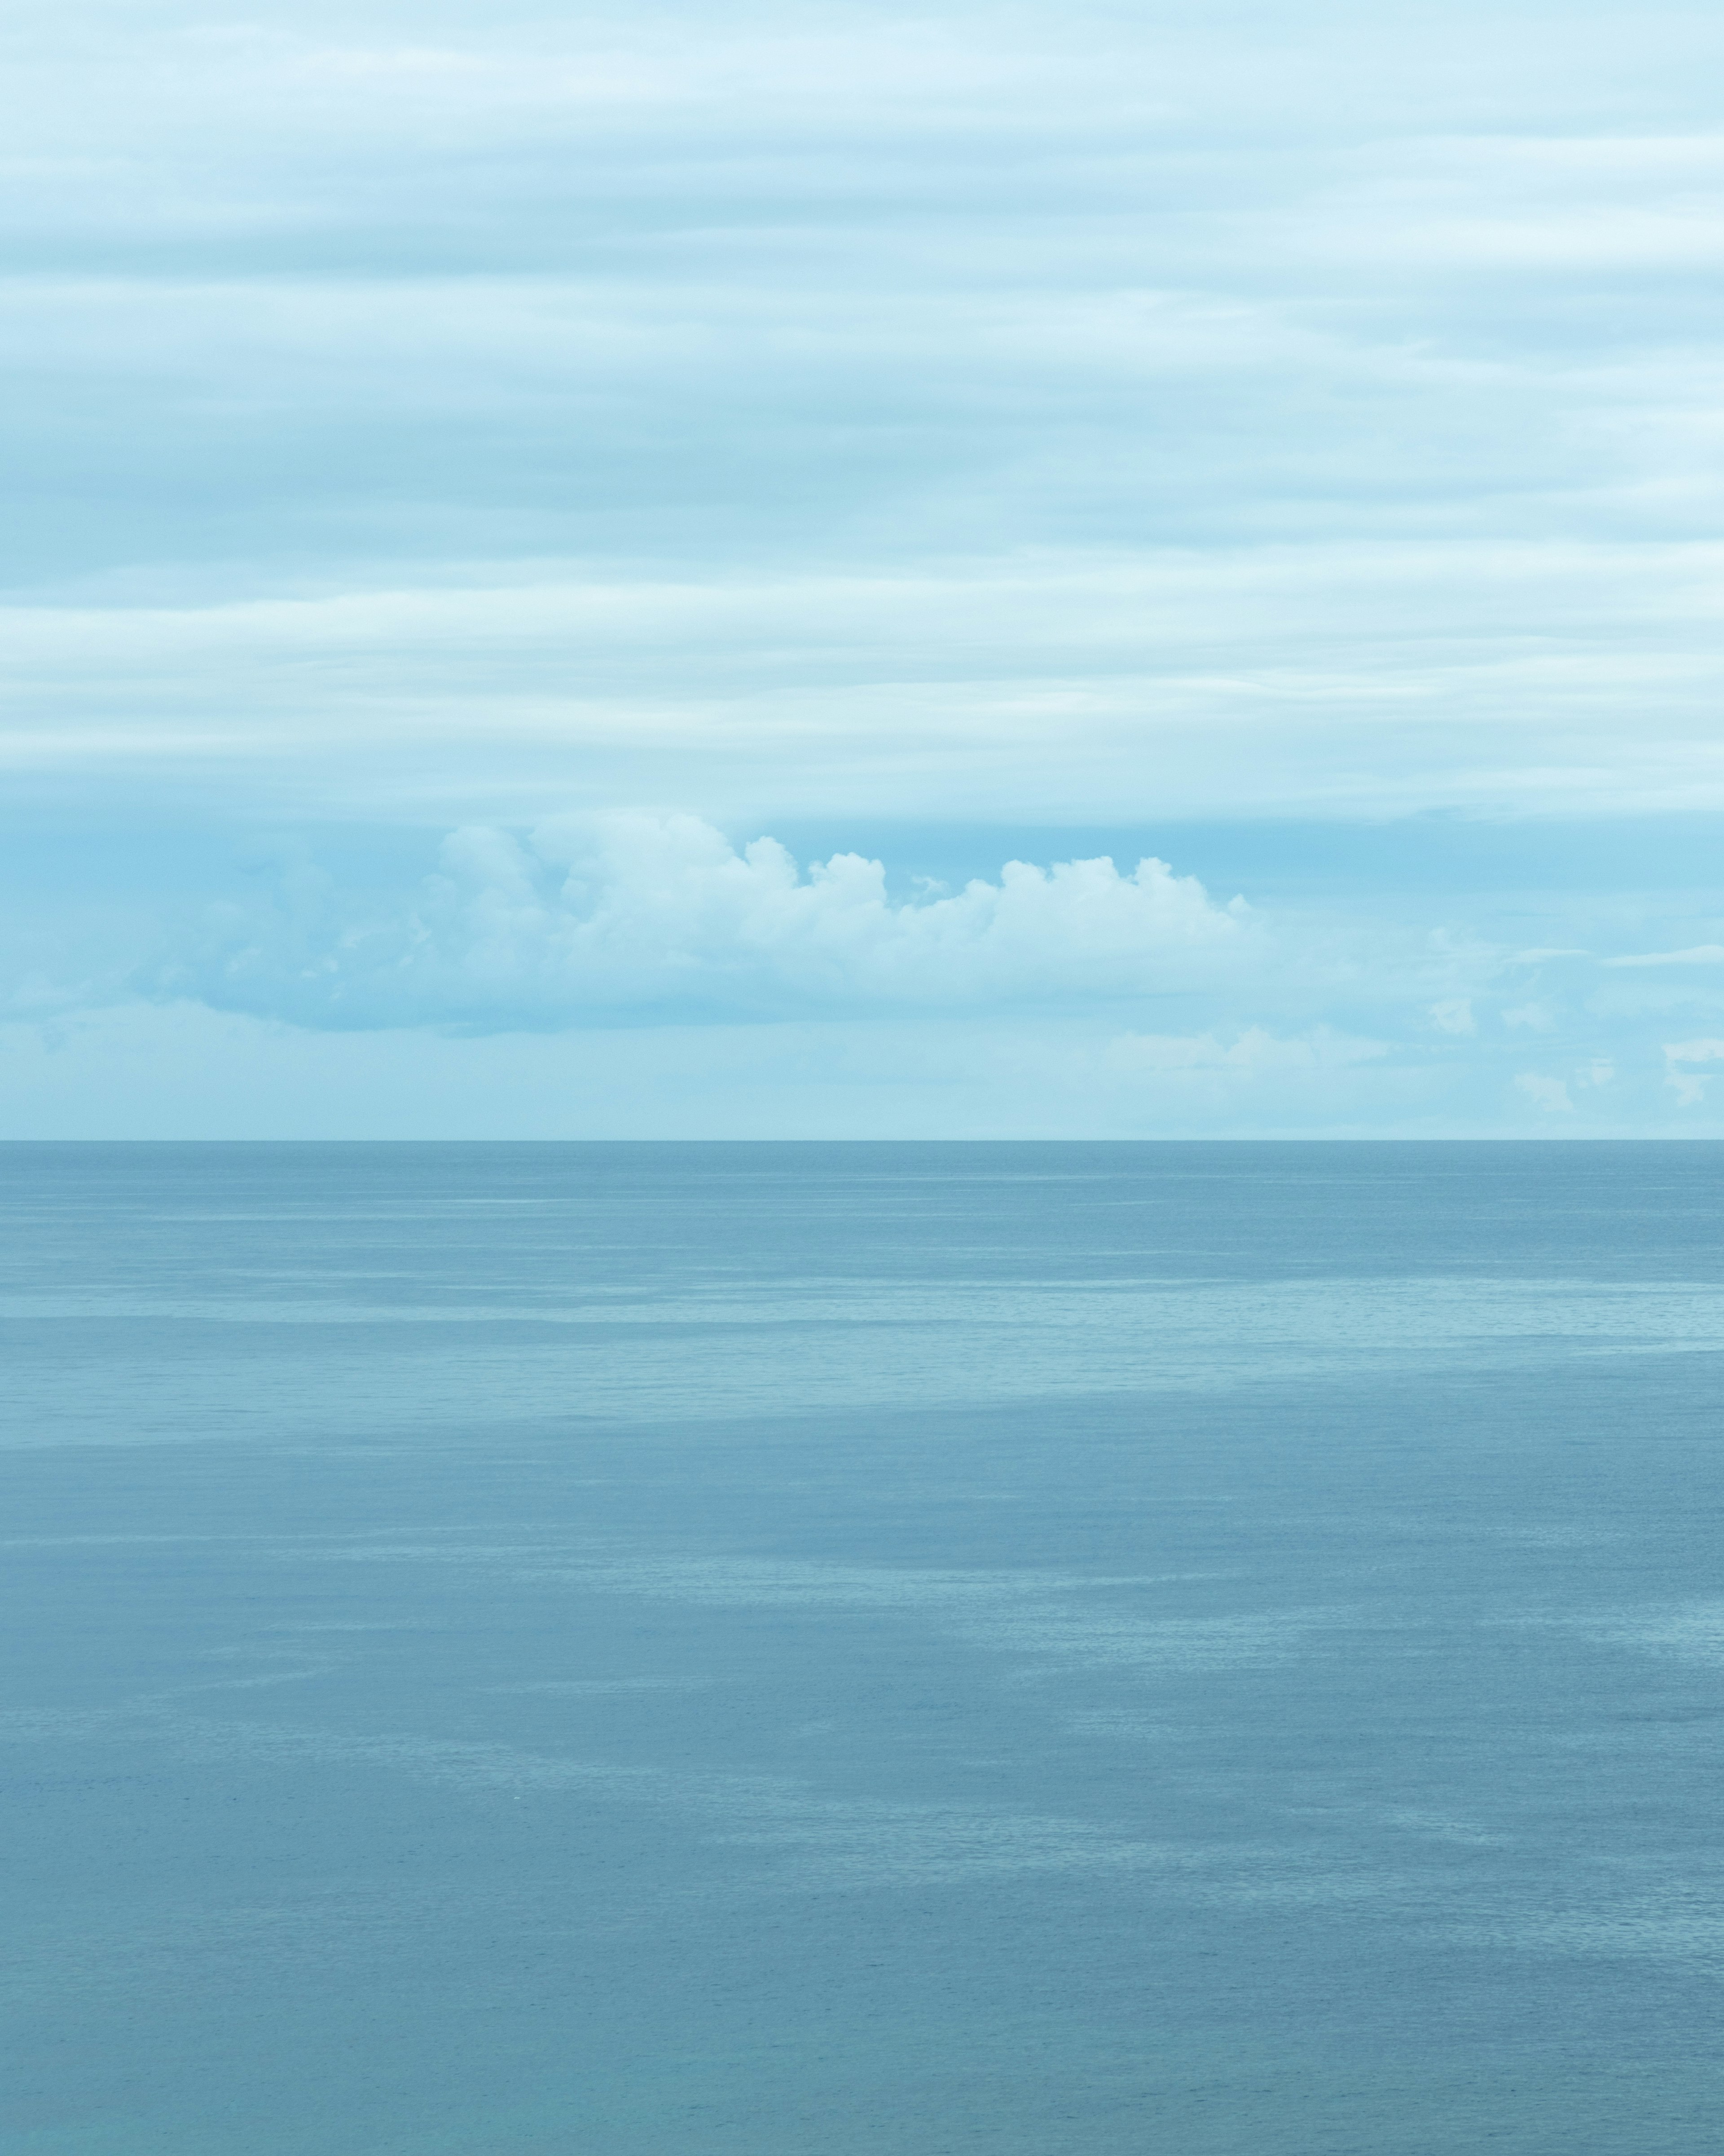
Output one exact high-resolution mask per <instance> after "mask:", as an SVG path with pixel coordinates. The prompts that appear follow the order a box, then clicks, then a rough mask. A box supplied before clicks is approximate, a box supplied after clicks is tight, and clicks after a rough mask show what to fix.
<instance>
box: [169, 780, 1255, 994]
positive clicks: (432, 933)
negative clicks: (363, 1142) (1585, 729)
mask: <svg viewBox="0 0 1724 2156" xmlns="http://www.w3.org/2000/svg"><path fill="white" fill-rule="evenodd" d="M1262 947H1263V937H1262V933H1261V932H1260V930H1259V929H1258V927H1257V926H1256V924H1255V922H1254V921H1253V920H1252V919H1251V917H1250V916H1249V912H1248V911H1247V910H1246V909H1245V908H1244V906H1243V903H1242V902H1241V901H1234V903H1233V904H1232V905H1231V906H1218V905H1216V904H1215V903H1214V902H1213V901H1212V900H1211V899H1210V898H1209V896H1208V894H1207V893H1206V892H1205V891H1204V890H1203V886H1202V885H1200V884H1199V883H1198V881H1197V880H1196V879H1195V878H1193V877H1190V876H1179V875H1175V874H1174V873H1173V871H1172V870H1171V869H1170V868H1169V867H1168V866H1167V865H1166V863H1164V862H1162V861H1160V860H1154V859H1146V860H1142V861H1140V862H1139V863H1138V865H1137V868H1136V869H1135V870H1132V871H1131V872H1130V873H1129V874H1121V872H1120V870H1117V869H1116V867H1115V865H1114V864H1113V862H1112V861H1111V860H1107V859H1098V860H1070V861H1059V862H1055V863H1054V865H1052V866H1051V867H1049V868H1045V869H1044V868H1039V867H1034V866H1032V865H1029V864H1028V863H1025V862H1023V861H1008V863H1007V864H1006V865H1005V866H1004V868H1003V870H1001V871H1000V873H999V876H998V880H997V881H993V882H990V881H988V880H983V879H980V878H977V879H974V880H971V881H970V882H969V883H967V885H965V886H964V887H963V889H962V890H961V891H957V892H956V893H954V894H952V896H926V895H924V896H920V897H916V896H911V897H906V898H895V897H894V896H891V895H890V893H889V891H888V889H887V882H886V874H885V867H884V865H883V864H882V863H881V862H880V861H878V860H866V859H865V858H864V857H863V856H862V855H859V854H853V853H851V854H842V853H841V854H834V855H832V856H831V857H830V858H829V860H824V861H817V862H815V863H814V864H813V865H812V866H811V867H810V868H809V869H808V870H807V872H806V873H804V872H803V870H800V869H799V868H798V864H797V863H796V861H795V860H793V858H792V857H791V855H790V854H789V853H788V850H786V849H785V848H784V847H783V846H782V845H781V844H779V843H778V842H777V840H776V839H770V838H761V839H755V840H753V841H752V843H751V844H747V845H746V846H743V847H742V848H741V849H740V850H739V849H737V848H736V847H735V846H733V845H732V844H731V842H730V841H729V840H728V839H726V838H725V837H724V835H723V834H721V832H719V831H717V830H716V829H714V828H713V827H712V826H711V824H706V823H704V822H702V821H701V820H700V819H698V818H696V817H692V816H649V815H623V814H613V815H605V816H600V817H596V818H588V819H561V820H557V821H552V822H548V823H546V824H541V825H540V826H539V827H538V828H537V829H535V830H534V831H533V832H532V833H531V836H529V837H522V836H519V835H517V834H514V833H511V832H509V831H505V830H501V829H495V828H485V827H471V828H468V829H463V830H459V831H457V832H455V833H454V834H451V836H450V837H449V839H447V840H446V841H445V842H444V845H443V848H442V851H441V857H440V861H439V869H438V872H437V873H436V874H435V875H432V876H430V877H428V878H427V879H426V880H424V882H423V885H421V886H420V888H419V889H418V891H416V892H414V893H412V894H410V895H408V896H407V897H405V898H403V899H401V900H398V901H391V900H387V899H386V900H385V901H383V902H382V903H381V904H379V903H378V902H377V901H375V900H372V901H369V902H368V903H367V902H365V901H359V900H356V899H355V898H354V897H352V896H351V895H348V894H346V893H344V892H343V891H341V889H340V888H339V887H338V886H337V885H336V884H335V883H334V882H333V880H331V879H330V878H329V877H327V876H326V875H322V874H321V873H319V872H317V871H316V870H303V869H302V870H295V871H294V872H292V873H290V875H288V876H286V877H285V878H284V879H283V880H282V882H281V884H280V886H279V887H278V889H277V890H276V891H274V892H272V893H271V894H269V896H268V897H267V898H266V899H265V900H264V901H261V902H254V903H251V904H249V905H244V904H240V903H238V902H235V901H223V903H221V904H219V905H218V906H214V907H213V908H211V909H210V910H209V912H208V915H207V916H206V917H205V920H204V922H203V930H202V939H201V944H200V947H199V948H198V950H197V951H196V952H195V953H194V954H193V955H192V957H191V958H190V959H188V960H182V961H180V962H174V963H170V964H167V965H165V966H163V967H162V968H160V969H159V970H158V971H157V973H156V975H155V977H154V979H153V981H152V983H151V986H152V988H153V990H154V992H155V993H156V994H158V995H161V996H173V997H192V998H196V999H198V1000H199V1001H202V1002H204V1003H207V1004H211V1005H212V1006H213V1007H214V1008H217V1009H233V1010H244V1011H250V1012H254V1013H259V1014H268V1015H270V1016H275V1017H283V1018H288V1019H292V1020H294V1021H295V1023H297V1024H304V1025H312V1026H326V1027H336V1028H357V1029H365V1028H371V1027H379V1026H401V1025H445V1026H457V1027H474V1028H479V1029H485V1030H496V1029H501V1028H506V1027H522V1028H527V1029H532V1028H542V1027H551V1028H558V1027H565V1026H579V1025H582V1024H617V1023H629V1022H640V1021H641V1020H643V1019H650V1018H654V1017H656V1018H658V1019H661V1020H662V1019H666V1018H675V1017H687V1016H689V1015H690V1014H693V1015H700V1014H711V1015H720V1014H722V1015H726V1016H731V1017H736V1016H741V1017H743V1018H747V1017H750V1016H754V1017H762V1018H782V1017H783V1016H785V1015H787V1014H790V1013H793V1012H795V1011H807V1010H811V1009H839V1010H844V1011H849V1012H856V1011H867V1010H870V1009H871V1010H882V1009H924V1010H929V1009H932V1010H941V1011H948V1010H951V1009H955V1008H962V1007H968V1008H972V1009H985V1008H988V1007H993V1006H996V1005H1000V1004H1021V1003H1024V1002H1037V1001H1056V1002H1057V1001H1066V1000H1070V999H1073V998H1077V999H1082V1000H1088V1001H1090V1002H1094V1001H1095V1000H1097V999H1101V998H1141V997H1144V996H1155V995H1161V994H1166V993H1171V992H1178V991H1187V992H1189V991H1191V990H1193V989H1195V988H1211V987H1213V986H1215V985H1216V984H1217V983H1219V982H1220V981H1221V980H1223V979H1224V978H1227V977H1228V976H1229V975H1234V976H1237V975H1238V974H1239V973H1240V971H1241V970H1242V969H1243V968H1245V967H1247V966H1248V965H1249V964H1250V963H1251V962H1254V961H1255V960H1256V959H1257V958H1259V957H1260V953H1261V951H1262Z"/></svg>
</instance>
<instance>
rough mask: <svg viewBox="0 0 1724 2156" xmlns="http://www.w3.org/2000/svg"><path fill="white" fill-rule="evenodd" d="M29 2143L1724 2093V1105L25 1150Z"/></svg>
mask: <svg viewBox="0 0 1724 2156" xmlns="http://www.w3.org/2000/svg"><path fill="white" fill-rule="evenodd" d="M0 1207H3V1214H0V1217H3V1221H4V1249H3V1260H0V1265H3V1271H0V1319H3V1329H0V1353H3V1358H4V1362H3V1368H4V1385H3V1406H0V1414H3V1450H0V1543H3V1568H0V1585H3V1596H4V1603H5V1617H6V1635H7V1639H8V1643H9V1644H8V1649H7V1652H6V1655H5V1661H4V1681H5V1697H4V1700H3V1702H0V1772H3V1812H0V1866H3V1871H4V1876H5V1880H6V1907H7V1916H6V1922H5V1930H4V1935H3V1936H4V1945H3V1949H0V1990H3V1994H4V2010H3V2011H4V2020H5V2027H6V2033H7V2048H8V2065H7V2071H6V2076H5V2087H6V2089H7V2091H8V2094H7V2095H6V2096H5V2097H4V2098H3V2099H0V2101H3V2103H4V2112H3V2117H0V2148H3V2149H4V2150H5V2151H6V2152H7V2156H25V2152H28V2156H122V2153H123V2156H218V2152H219V2156H239V2152H244V2156H387V2153H388V2152H401V2156H526V2152H529V2151H531V2152H557V2153H558V2156H565V2152H566V2153H567V2156H671V2152H675V2156H959V2152H969V2151H975V2152H978V2156H979V2152H988V2156H1032V2152H1033V2153H1034V2156H1068V2152H1069V2156H1114V2152H1121V2156H1123V2152H1128V2151H1129V2152H1131V2156H1347V2152H1354V2151H1357V2152H1359V2156H1460V2152H1462V2151H1466V2152H1469V2153H1470V2152H1476V2151H1479V2150H1480V2149H1489V2150H1491V2151H1502V2152H1513V2156H1532V2152H1535V2151H1537V2152H1540V2156H1546V2153H1547V2152H1548V2156H1557V2152H1561V2153H1562V2156H1618V2152H1620V2156H1660V2152H1665V2151H1669V2152H1681V2156H1696V2152H1698V2151H1701V2150H1703V2149H1709V2148H1716V2147H1717V2146H1719V2145H1720V2144H1721V2143H1724V2074H1721V2069H1720V2066H1719V2063H1718V2060H1717V2056H1716V2053H1717V2028H1718V2024H1719V2020H1720V2014H1721V2009H1724V1984H1721V1979H1724V1827H1721V1809H1724V1771H1721V1770H1724V1546H1721V1540H1720V1525H1721V1498H1724V1397H1721V1383H1720V1379H1721V1374H1724V1361H1721V1350H1724V1149H1721V1148H1712V1147H1703V1146H1695V1147H1688V1146H1678V1145H1665V1146H1620V1147H1614V1146H1609V1145H1574V1146H1562V1145H1526V1146H1516V1145H1489V1146H1468V1145H1432V1146H1416V1145H1367V1144H1360V1145H1332V1146H1328V1145H1239V1146H1228V1145H1197V1144H1185V1145H1167V1146H1159V1145H1121V1146H1114V1145H1060V1146H1055V1145H978V1146H968V1147H967V1146H944V1145H925V1146H915V1145H902V1146H900V1145H855V1146H830V1147H827V1146H818V1145H785V1146H771V1145H751V1146H734V1147H725V1146H705V1145H681V1146H662V1147H659V1146H629V1145H609V1146H590V1147H588V1146H579V1145H569V1146H536V1145H519V1146H498V1147H485V1146H400V1147H387V1146H368V1145H356V1146H346V1147H341V1146H327V1147H326V1146H309V1145H308V1146H281V1147H270V1146H211V1147H175V1146H156V1147H148V1146H115V1147H102V1146H86V1147H59V1146H52V1145H40V1146H30V1147H10V1148H4V1149H0Z"/></svg>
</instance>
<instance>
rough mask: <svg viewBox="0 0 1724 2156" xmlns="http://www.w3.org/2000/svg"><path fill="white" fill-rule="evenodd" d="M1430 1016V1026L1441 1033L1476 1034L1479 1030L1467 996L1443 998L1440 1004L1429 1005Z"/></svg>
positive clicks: (1470, 1001)
mask: <svg viewBox="0 0 1724 2156" xmlns="http://www.w3.org/2000/svg"><path fill="white" fill-rule="evenodd" d="M1430 1014H1431V1023H1432V1024H1433V1025H1434V1026H1435V1027H1437V1029H1439V1031H1440V1032H1443V1033H1476V1032H1477V1031H1478V1029H1479V1028H1478V1021H1477V1020H1476V1019H1475V1018H1474V1016H1473V1006H1472V999H1471V998H1470V997H1469V996H1444V998H1443V999H1442V1001H1441V1002H1440V1003H1434V1004H1432V1005H1431V1010H1430Z"/></svg>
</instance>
